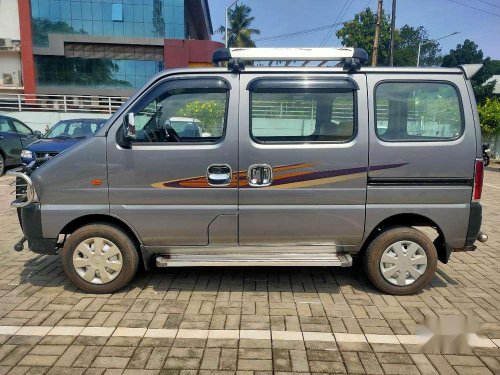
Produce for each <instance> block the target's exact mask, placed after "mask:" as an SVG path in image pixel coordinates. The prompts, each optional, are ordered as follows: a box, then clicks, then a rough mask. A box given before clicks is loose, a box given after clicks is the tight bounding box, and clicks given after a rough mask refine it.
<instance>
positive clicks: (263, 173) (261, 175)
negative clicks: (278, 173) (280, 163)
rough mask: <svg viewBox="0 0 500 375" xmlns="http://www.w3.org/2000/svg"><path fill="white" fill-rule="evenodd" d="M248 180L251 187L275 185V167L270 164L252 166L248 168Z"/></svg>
mask: <svg viewBox="0 0 500 375" xmlns="http://www.w3.org/2000/svg"><path fill="white" fill-rule="evenodd" d="M247 179H248V184H249V185H250V186H256V187H262V186H269V185H271V184H272V183H273V167H271V166H270V165H269V164H252V165H251V166H250V167H248V173H247Z"/></svg>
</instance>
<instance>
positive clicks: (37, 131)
mask: <svg viewBox="0 0 500 375" xmlns="http://www.w3.org/2000/svg"><path fill="white" fill-rule="evenodd" d="M33 134H34V135H35V137H37V138H38V139H40V138H42V132H41V131H39V130H35V131H34V132H33Z"/></svg>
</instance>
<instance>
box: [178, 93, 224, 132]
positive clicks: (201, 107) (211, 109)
mask: <svg viewBox="0 0 500 375" xmlns="http://www.w3.org/2000/svg"><path fill="white" fill-rule="evenodd" d="M224 113H225V101H224V100H206V101H200V100H197V101H194V102H189V103H186V105H185V106H184V107H182V108H180V109H179V110H178V111H177V116H180V117H189V118H195V119H198V120H200V121H201V124H200V126H201V128H202V130H203V132H207V133H210V134H217V132H219V131H220V129H221V124H222V122H223V121H224Z"/></svg>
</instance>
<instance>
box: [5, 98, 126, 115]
mask: <svg viewBox="0 0 500 375" xmlns="http://www.w3.org/2000/svg"><path fill="white" fill-rule="evenodd" d="M127 99H128V97H123V96H94V95H40V94H0V111H6V112H8V111H19V112H22V111H52V112H87V113H88V112H90V113H103V114H106V113H107V114H111V113H114V112H115V111H116V110H117V109H118V108H120V107H121V105H122V104H123V103H124V102H125V101H126V100H127Z"/></svg>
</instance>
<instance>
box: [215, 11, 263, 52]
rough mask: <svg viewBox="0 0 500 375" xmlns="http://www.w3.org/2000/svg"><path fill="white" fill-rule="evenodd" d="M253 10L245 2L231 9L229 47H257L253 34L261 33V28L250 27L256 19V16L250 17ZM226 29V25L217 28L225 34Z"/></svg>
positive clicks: (228, 32)
mask: <svg viewBox="0 0 500 375" xmlns="http://www.w3.org/2000/svg"><path fill="white" fill-rule="evenodd" d="M251 11H252V8H250V7H249V6H246V5H245V4H241V5H238V4H237V5H236V6H235V7H234V9H232V10H229V16H228V18H229V28H228V30H227V35H228V38H227V46H228V47H255V42H254V41H253V40H252V35H259V34H260V30H258V29H250V28H249V27H250V24H251V23H252V22H253V21H254V20H255V17H250V12H251ZM225 31H226V28H225V27H224V26H220V27H219V28H218V29H217V32H218V33H222V34H224V32H225Z"/></svg>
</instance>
